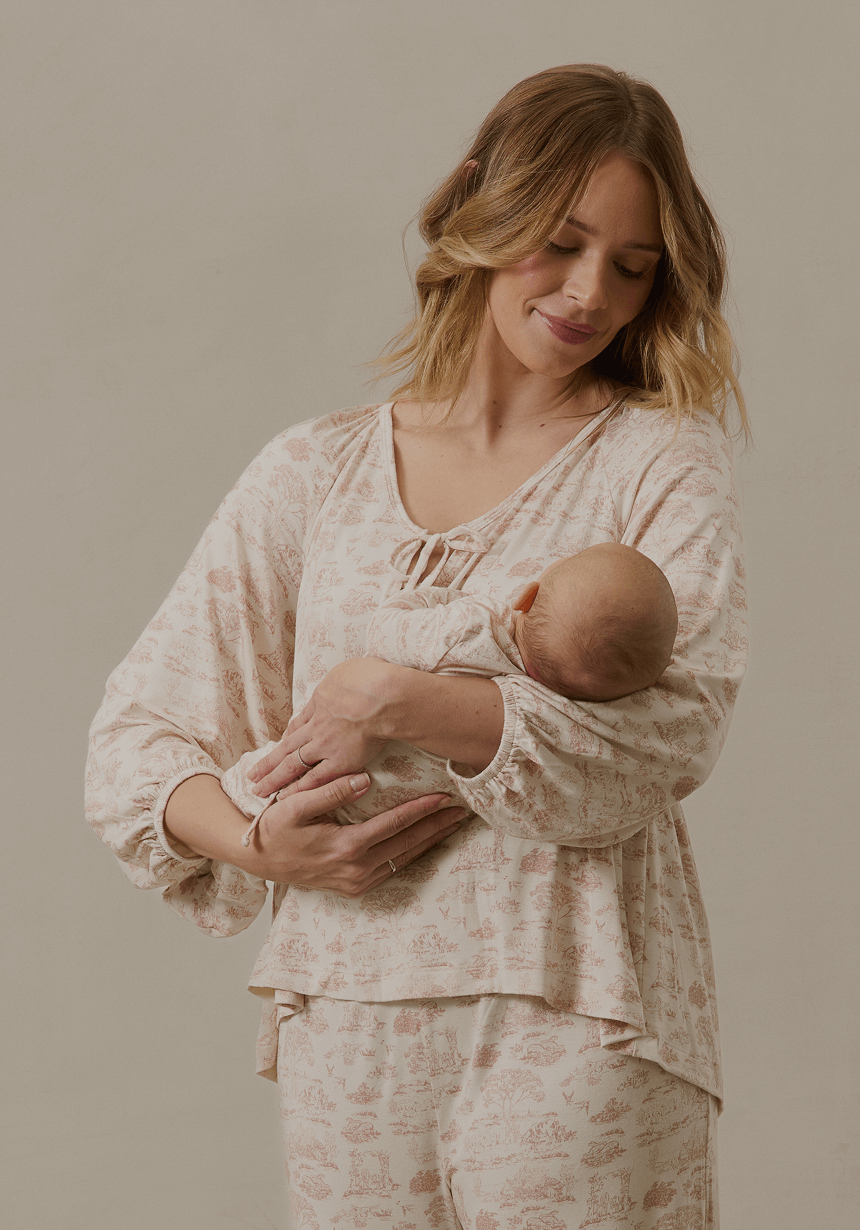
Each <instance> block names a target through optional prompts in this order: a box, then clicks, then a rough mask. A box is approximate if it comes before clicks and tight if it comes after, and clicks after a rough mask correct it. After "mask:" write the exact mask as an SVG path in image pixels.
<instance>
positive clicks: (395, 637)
mask: <svg viewBox="0 0 860 1230" xmlns="http://www.w3.org/2000/svg"><path fill="white" fill-rule="evenodd" d="M367 652H368V653H369V654H371V655H372V656H373V657H377V658H384V659H385V660H386V661H387V662H395V663H398V664H399V665H400V666H411V667H413V668H414V669H415V670H422V671H456V672H459V673H463V674H476V675H483V676H493V675H506V674H509V673H510V672H511V671H513V670H522V669H523V663H522V658H521V657H520V653H519V650H518V649H517V646H516V644H515V642H514V639H513V636H512V634H511V611H510V608H509V607H505V606H503V605H502V604H501V603H493V602H490V601H489V600H483V601H482V600H479V599H477V598H473V597H471V596H469V595H465V594H462V593H460V592H459V591H458V590H451V589H443V588H441V587H439V586H434V585H418V586H416V587H415V588H414V589H404V590H402V591H401V592H400V593H396V594H393V595H392V596H391V597H389V598H386V599H385V601H383V602H381V603H380V605H379V607H378V608H377V610H376V611H375V612H374V613H373V615H372V616H371V619H370V623H369V624H368V627H367Z"/></svg>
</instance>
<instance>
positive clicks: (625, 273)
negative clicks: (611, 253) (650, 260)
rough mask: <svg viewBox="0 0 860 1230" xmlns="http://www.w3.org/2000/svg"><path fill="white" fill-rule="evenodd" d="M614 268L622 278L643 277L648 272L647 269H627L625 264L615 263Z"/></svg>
mask: <svg viewBox="0 0 860 1230" xmlns="http://www.w3.org/2000/svg"><path fill="white" fill-rule="evenodd" d="M615 268H616V269H617V270H618V272H619V273H620V274H621V276H622V278H644V277H645V274H646V273H647V272H648V271H647V269H628V268H627V266H626V265H616V266H615Z"/></svg>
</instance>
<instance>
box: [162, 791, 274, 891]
mask: <svg viewBox="0 0 860 1230" xmlns="http://www.w3.org/2000/svg"><path fill="white" fill-rule="evenodd" d="M247 829H248V819H247V817H246V816H245V815H244V814H243V813H242V812H241V811H240V810H239V808H238V807H236V805H235V804H234V803H232V802H231V801H230V800H229V799H228V798H227V796H226V794H225V793H224V791H223V790H222V789H221V783H220V782H219V780H218V778H217V777H212V776H210V775H209V774H204V773H200V774H197V775H196V776H195V777H188V778H186V779H185V781H184V782H180V784H179V785H178V786H177V787H176V789H175V790H174V791H173V793H172V794H171V796H170V798H169V799H168V800H167V807H166V808H165V810H164V832H165V836H166V837H167V840H168V841H169V842H170V844H171V845H172V846H173V848H174V849H175V851H176V853H177V854H182V855H186V854H189V855H194V854H199V855H203V856H205V857H206V858H211V859H215V860H216V861H217V862H219V863H229V864H230V865H231V866H232V867H238V868H239V869H240V870H241V871H247V872H249V873H251V874H252V875H260V874H261V870H260V869H259V868H258V867H256V866H255V865H254V860H255V851H254V850H253V849H250V848H248V849H246V848H245V847H244V846H243V845H242V837H243V835H244V834H245V833H246V832H247Z"/></svg>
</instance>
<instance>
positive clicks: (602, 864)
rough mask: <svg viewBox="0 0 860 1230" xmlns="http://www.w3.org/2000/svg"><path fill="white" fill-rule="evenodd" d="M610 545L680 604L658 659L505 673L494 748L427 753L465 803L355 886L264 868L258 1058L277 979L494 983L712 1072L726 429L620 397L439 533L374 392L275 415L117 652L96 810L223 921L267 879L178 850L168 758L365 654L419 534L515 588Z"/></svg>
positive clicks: (635, 1049) (200, 920)
mask: <svg viewBox="0 0 860 1230" xmlns="http://www.w3.org/2000/svg"><path fill="white" fill-rule="evenodd" d="M604 541H618V542H623V543H626V544H628V545H630V546H633V547H636V548H637V549H638V550H640V551H642V552H643V553H644V554H646V555H648V556H649V557H650V558H651V559H653V560H654V562H655V563H656V564H658V566H659V567H661V568H662V569H663V571H664V572H665V573H666V575H667V577H668V578H669V581H670V583H671V584H672V587H673V590H674V593H675V597H676V601H677V605H678V611H679V620H680V626H679V632H678V638H677V641H676V647H675V655H674V658H673V661H672V663H671V665H670V667H669V669H668V670H667V672H666V674H665V675H664V677H663V679H662V680H661V681H660V683H659V685H657V686H656V687H653V688H650V689H648V690H647V691H644V692H640V693H637V694H635V695H633V696H630V697H625V698H623V699H622V700H619V701H614V702H612V703H610V704H579V703H576V702H573V701H567V700H563V699H561V698H559V697H558V696H556V695H554V694H553V693H551V692H549V691H548V690H547V689H546V688H544V687H542V686H541V685H540V684H539V683H536V682H535V681H533V680H531V679H529V678H527V677H525V676H519V675H508V676H506V677H500V678H498V679H497V681H496V682H497V684H498V686H499V688H500V691H501V693H502V697H503V700H504V705H505V722H504V731H503V736H502V741H501V746H500V748H499V751H498V753H497V755H496V757H495V758H494V760H493V762H492V763H491V764H490V765H489V766H488V767H487V768H486V769H485V770H484V771H483V772H482V773H479V774H476V775H471V776H470V775H469V774H468V773H467V772H462V773H458V772H457V770H456V766H453V765H449V766H448V767H447V769H446V768H445V767H444V766H442V765H441V762H438V763H437V766H436V767H437V770H438V771H439V772H440V773H442V774H443V775H444V776H445V778H446V779H447V781H448V784H449V785H450V786H451V787H452V792H453V794H454V796H455V797H456V798H459V799H462V800H463V801H464V803H465V804H466V805H467V806H468V807H470V808H471V809H472V810H473V811H474V812H476V813H477V815H478V816H479V817H481V819H480V820H477V819H476V820H474V821H472V822H470V823H468V824H466V825H464V827H463V829H462V830H461V831H460V832H459V833H457V834H456V835H455V836H454V837H453V838H449V839H448V840H447V842H446V843H445V844H444V847H442V848H440V849H437V850H434V851H433V852H431V853H430V854H428V855H427V856H425V857H424V858H423V859H421V860H420V861H419V862H418V863H416V864H413V865H411V866H410V867H407V868H406V869H404V871H402V872H401V873H400V874H399V875H398V876H396V877H394V878H393V880H392V881H389V882H388V883H386V884H385V885H384V886H383V887H381V888H379V889H376V890H374V892H372V893H368V894H366V895H365V896H364V897H363V898H361V899H360V900H356V901H350V900H347V899H345V898H342V897H338V896H337V895H335V894H329V893H322V892H316V891H310V890H305V889H302V888H298V887H290V888H284V887H278V888H277V889H276V891H275V893H274V902H273V904H274V914H275V918H274V923H273V926H272V928H271V931H270V933H269V936H268V938H267V940H266V942H265V944H264V946H263V950H262V952H261V954H260V957H259V959H258V961H257V964H256V967H255V970H254V973H253V975H252V979H251V982H252V986H253V988H254V989H255V990H256V991H257V992H258V993H260V994H262V995H264V996H266V997H268V998H269V1000H270V1006H269V1010H268V1012H267V1014H266V1015H265V1020H264V1029H263V1034H262V1037H261V1048H260V1056H259V1063H260V1067H261V1069H264V1070H267V1071H268V1072H269V1073H270V1074H271V1072H272V1070H273V1066H274V1056H275V1046H276V1036H275V1006H274V1003H273V1002H272V997H273V993H275V992H278V993H281V995H282V996H286V997H287V998H288V999H289V1000H292V1001H295V1002H296V1003H301V1002H302V996H303V995H306V994H325V995H328V996H333V997H335V998H344V999H353V1000H366V1001H376V1000H392V999H403V998H436V997H439V996H460V995H463V994H487V993H511V994H523V995H537V996H541V997H543V998H544V999H545V1000H546V1001H547V1003H549V1004H551V1005H553V1006H555V1007H558V1008H563V1009H565V1010H566V1011H569V1012H574V1013H581V1014H583V1015H586V1016H593V1017H599V1018H604V1019H609V1020H613V1021H616V1022H620V1023H623V1025H624V1031H623V1039H622V1040H623V1041H624V1042H625V1043H626V1045H627V1047H628V1050H629V1053H632V1054H637V1055H640V1056H643V1057H645V1058H649V1059H653V1060H655V1061H656V1062H658V1063H660V1064H661V1065H662V1066H663V1067H665V1068H666V1069H667V1070H668V1071H671V1072H675V1073H677V1074H678V1075H680V1076H682V1077H684V1078H685V1079H686V1080H689V1081H691V1082H693V1083H695V1084H698V1085H701V1086H702V1087H703V1088H704V1089H707V1090H709V1091H710V1092H712V1093H714V1094H717V1095H719V1092H720V1077H719V1055H718V1044H717V1036H716V1035H717V1017H716V1007H715V1000H714V980H713V972H712V967H711V957H710V943H709V937H708V931H707V922H706V918H705V914H704V909H703V906H702V902H701V897H700V893H699V886H698V881H697V877H696V871H695V865H694V863H693V858H692V853H691V851H690V846H689V838H688V835H687V829H686V825H685V823H684V818H683V814H682V812H681V808H680V806H679V803H680V800H681V799H683V798H684V797H686V795H688V794H690V793H691V791H693V790H694V789H696V787H697V786H699V785H700V784H701V783H702V782H703V781H704V780H705V779H706V777H707V776H708V774H709V773H710V771H711V769H712V767H713V764H714V762H715V760H716V758H717V755H718V754H719V751H720V748H721V746H722V743H723V740H724V738H725V734H726V731H727V728H728V722H729V717H730V714H731V709H732V705H733V702H734V700H735V697H736V695H737V690H738V686H739V684H740V680H741V677H742V674H743V668H744V661H745V653H746V639H745V602H744V588H743V565H742V561H741V544H740V529H739V523H738V507H737V497H736V492H735V488H734V480H733V470H732V459H731V447H730V445H729V443H728V442H727V441H726V439H725V438H724V437H723V435H722V433H721V431H720V429H719V427H718V426H717V425H716V424H715V423H714V422H713V421H712V420H710V419H708V418H706V417H697V418H694V419H693V420H692V421H691V422H690V423H687V424H682V425H681V426H680V428H678V429H676V425H675V423H674V421H672V420H669V419H667V418H665V417H663V416H659V415H655V414H654V413H650V412H646V411H642V410H639V409H635V408H631V409H625V410H623V411H622V412H621V413H618V414H616V415H614V416H611V417H610V418H609V419H608V421H605V422H598V423H597V424H596V426H595V425H592V427H591V428H590V429H589V430H588V431H587V432H586V433H584V434H581V435H580V436H579V437H578V438H577V439H576V440H574V441H573V442H571V443H570V444H569V445H568V446H566V447H565V448H563V449H562V450H560V452H559V453H557V454H556V455H555V456H554V457H553V458H552V459H551V460H550V461H549V462H548V463H547V464H546V465H545V466H544V467H542V469H541V470H540V471H538V473H537V474H535V475H534V476H533V477H532V478H531V479H530V480H529V481H528V482H526V483H524V484H523V485H522V486H521V487H520V488H519V489H518V490H517V491H516V492H514V493H513V494H512V495H511V496H510V497H509V498H508V499H507V500H505V501H503V502H502V504H500V505H499V506H498V507H497V508H495V509H493V510H492V511H491V512H489V513H487V514H486V515H485V516H484V517H481V518H479V519H477V520H476V521H475V522H472V523H470V524H469V525H468V526H460V527H456V528H455V529H454V530H452V531H450V533H448V534H445V535H429V534H428V533H426V532H425V531H423V530H422V529H421V527H419V526H416V525H414V524H413V523H412V522H411V521H410V519H409V518H408V516H407V514H406V512H405V510H404V509H403V506H402V504H401V502H400V499H399V494H398V489H397V481H396V471H395V464H394V451H393V439H392V427H391V415H390V407H387V406H386V407H382V408H376V407H361V408H357V409H354V410H348V411H344V412H342V413H338V414H334V415H331V416H329V417H327V418H323V419H320V420H317V421H315V422H309V423H304V424H301V425H299V426H298V427H293V428H290V429H289V430H288V431H286V432H284V433H283V435H281V436H279V437H278V438H277V439H276V440H275V441H273V442H272V444H271V445H270V446H269V447H268V448H267V449H266V450H264V452H263V453H262V454H261V455H260V457H258V458H257V459H256V461H254V462H253V463H252V464H251V466H250V467H249V468H248V470H247V471H246V473H245V474H244V475H243V477H242V478H241V479H240V481H239V483H238V484H237V486H236V487H235V488H234V490H233V491H232V492H231V493H230V495H229V496H228V497H227V499H226V500H225V502H224V504H223V505H222V507H221V509H220V510H219V512H218V514H217V516H216V517H215V519H214V520H213V522H212V524H211V525H210V527H209V529H208V530H207V531H206V533H205V534H204V537H203V540H202V541H201V544H200V546H199V547H198V549H197V551H196V552H195V553H194V555H193V556H192V558H191V560H190V561H189V564H188V566H187V568H186V569H185V571H184V572H183V574H182V576H181V577H180V579H179V581H178V582H177V584H176V586H175V587H174V589H173V591H172V593H171V594H170V595H169V596H168V598H167V600H166V602H165V603H164V605H163V606H162V608H161V610H160V611H159V612H158V614H157V616H156V618H155V619H154V620H153V622H152V623H151V624H150V626H149V628H148V629H147V630H146V632H145V633H144V634H143V636H142V637H141V639H140V641H139V642H138V643H137V645H136V646H135V647H134V649H133V650H132V652H131V653H130V654H129V656H128V658H127V659H126V660H125V662H124V663H122V664H121V665H120V667H118V668H117V670H116V671H115V672H114V674H113V675H112V676H111V678H110V680H109V682H108V691H107V695H106V697H105V701H104V703H103V705H102V708H101V710H100V711H99V714H98V715H97V717H96V720H95V722H94V725H93V729H92V751H91V759H90V763H89V768H88V808H89V817H90V820H91V822H92V823H93V825H94V826H95V828H96V830H97V831H98V832H99V833H100V835H101V836H102V837H103V838H104V840H105V841H106V842H107V843H108V844H109V845H110V846H111V848H112V849H113V850H114V851H115V853H116V854H117V856H118V857H119V858H120V860H121V861H122V863H123V865H124V866H125V868H126V870H127V871H128V874H129V875H130V876H131V878H132V879H133V880H134V882H135V883H137V884H139V885H142V886H147V887H159V888H163V889H164V890H165V894H164V895H165V898H166V900H167V901H168V902H169V903H170V904H171V905H172V906H173V907H174V908H176V909H178V910H179V911H180V912H181V913H183V914H184V915H186V916H187V917H189V918H191V919H193V921H194V922H196V923H197V925H199V926H201V927H202V928H203V929H204V930H207V931H209V932H210V933H212V934H216V935H226V934H230V933H232V932H235V931H238V930H241V929H242V927H243V926H246V925H247V924H248V922H249V921H250V920H251V919H252V918H253V917H254V916H255V915H256V913H257V912H258V911H259V909H260V907H261V904H262V899H263V888H262V887H261V885H260V882H259V881H256V882H254V881H251V880H250V879H249V878H248V877H245V876H243V875H242V874H241V873H239V872H235V871H232V870H227V871H225V870H224V869H222V868H218V867H213V866H211V865H210V863H209V862H208V861H207V860H205V859H199V858H195V859H183V858H180V857H178V856H177V854H176V853H175V852H174V851H173V850H171V848H170V846H169V844H168V843H167V841H166V840H165V836H164V830H163V811H164V805H165V802H166V800H167V798H168V797H169V795H170V793H171V791H172V790H173V789H174V788H175V786H176V785H177V784H178V783H179V781H181V780H183V779H184V778H185V777H187V776H189V775H190V774H193V773H195V772H205V773H215V774H217V775H221V774H223V772H224V771H225V770H227V769H228V768H229V767H231V766H233V765H235V763H236V762H237V761H238V760H239V758H240V757H241V756H242V755H243V754H244V753H246V752H249V751H252V750H254V749H259V748H261V747H263V746H264V745H265V744H266V743H267V742H268V741H269V740H270V739H277V738H279V737H280V735H281V733H282V731H283V729H284V727H285V726H286V723H287V721H288V720H289V717H290V715H291V713H292V712H293V710H294V708H295V709H298V708H299V707H301V706H302V705H303V704H304V702H305V701H306V699H307V698H308V696H309V695H310V693H311V691H312V689H313V686H314V685H315V684H316V683H317V682H318V681H319V680H320V679H322V678H323V677H324V675H325V674H326V673H327V671H328V670H329V669H330V668H331V667H332V666H333V665H334V664H335V663H337V662H339V661H341V660H343V659H345V658H349V657H354V656H357V655H360V654H362V653H363V652H364V646H365V636H366V630H367V624H368V621H369V619H370V616H371V614H372V612H373V611H374V610H375V609H376V607H377V606H378V605H379V602H380V600H381V599H382V598H383V597H385V594H386V591H387V590H388V589H389V588H390V587H391V584H392V571H393V572H394V581H395V584H400V585H404V584H405V585H409V584H411V583H414V579H415V578H416V577H418V576H421V575H422V568H421V561H422V559H429V557H430V551H431V550H432V549H433V547H434V546H435V545H440V546H442V548H443V553H442V560H441V562H440V566H439V568H438V569H437V572H436V575H434V576H432V577H430V578H429V580H430V581H432V582H433V583H435V584H437V585H439V586H442V587H445V586H448V585H452V584H453V583H454V582H456V583H457V584H458V585H460V586H461V587H462V588H463V591H464V592H467V593H469V594H471V595H473V596H475V597H477V598H479V599H482V600H488V601H490V602H502V603H508V602H510V601H511V599H512V598H513V597H514V595H515V594H516V593H517V592H518V591H519V589H520V588H521V587H522V584H523V582H524V581H525V580H528V579H529V578H531V577H533V576H535V575H536V574H537V573H538V572H540V571H541V570H542V569H543V568H544V567H545V566H546V565H547V563H549V562H550V561H551V560H553V559H556V558H559V557H561V556H566V555H571V554H574V553H575V552H577V551H580V550H582V549H583V548H585V547H587V546H590V545H592V544H593V543H596V542H604ZM385 755H387V756H388V757H390V758H393V759H394V760H395V761H396V760H397V759H398V758H400V760H401V763H400V765H399V771H400V772H401V773H402V774H403V775H404V780H403V781H402V782H401V786H402V787H404V788H406V789H407V790H408V791H409V792H410V793H412V794H414V793H421V792H422V791H423V790H425V789H432V788H435V787H433V786H428V785H427V784H426V778H425V777H424V776H421V775H420V774H416V772H415V770H414V768H412V769H410V768H409V757H410V749H407V748H405V747H403V746H402V745H400V746H398V745H397V744H389V745H388V747H387V748H386V749H385V751H384V752H383V756H385ZM394 768H395V769H398V765H397V764H396V763H395V765H394ZM410 774H411V776H410ZM616 1041H617V1038H616Z"/></svg>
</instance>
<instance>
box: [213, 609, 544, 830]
mask: <svg viewBox="0 0 860 1230" xmlns="http://www.w3.org/2000/svg"><path fill="white" fill-rule="evenodd" d="M510 624H511V611H510V608H509V607H506V606H504V605H502V604H501V603H492V602H489V601H478V600H477V599H475V598H470V597H466V596H465V595H463V594H461V593H459V592H458V591H457V590H448V589H442V588H441V587H439V586H423V587H419V588H417V589H411V590H404V591H402V592H401V593H398V594H395V595H393V597H391V598H387V599H385V601H383V602H382V603H381V605H380V606H379V608H378V610H377V611H376V612H375V613H374V614H373V616H372V617H371V620H370V624H369V625H368V630H367V654H368V656H369V657H373V658H382V659H384V660H385V661H387V662H391V663H393V664H394V665H396V666H408V667H411V668H413V669H414V670H422V671H427V672H428V673H430V674H433V673H439V674H466V675H480V676H482V677H484V678H490V679H493V678H496V677H497V676H499V675H511V674H518V673H520V672H522V671H523V670H524V667H523V663H522V658H521V657H520V653H519V650H518V649H517V647H516V644H515V643H514V640H513V637H512V635H511V632H510V631H509V628H510ZM291 733H292V725H291V726H290V727H288V728H287V730H286V731H285V733H284V736H283V739H282V740H281V742H280V743H276V744H271V745H270V746H269V747H267V748H265V749H263V751H261V752H259V753H253V754H252V759H253V762H254V763H256V761H258V760H262V759H263V757H264V756H265V759H266V769H265V774H266V776H268V775H269V774H271V773H273V772H274V771H275V770H276V769H277V767H278V766H279V765H280V764H281V763H282V762H283V761H284V760H286V758H287V757H288V756H289V755H290V753H289V752H287V750H286V747H285V746H284V743H285V740H287V739H289V738H290V736H291ZM240 763H241V762H240ZM445 764H446V762H445V760H443V759H439V758H438V757H435V756H432V755H430V754H429V753H427V752H422V751H419V750H418V749H417V748H414V747H411V746H409V745H407V744H405V743H387V744H385V746H384V747H383V748H382V749H381V750H380V751H379V753H378V754H377V755H376V756H375V757H374V758H373V760H371V761H370V762H369V763H367V764H366V766H365V767H366V768H367V772H368V773H369V774H370V779H371V787H370V790H369V791H368V792H367V794H365V795H363V796H362V798H361V800H360V802H359V803H356V804H352V805H350V806H349V807H347V808H344V809H343V811H342V812H337V813H336V816H337V819H338V820H340V821H341V823H347V822H349V823H356V822H357V821H360V820H366V819H367V818H368V817H369V816H373V815H376V814H377V813H378V812H381V811H387V810H388V809H389V808H391V807H397V806H398V805H399V804H400V803H403V802H405V801H407V800H408V799H413V798H415V797H416V791H417V792H418V793H420V794H429V793H433V792H435V791H445V792H448V793H450V792H451V779H450V777H449V776H448V773H447V770H446V768H445ZM354 767H355V768H359V767H361V766H359V765H356V766H354ZM247 768H248V769H250V768H251V760H249V761H248V763H247ZM231 772H232V770H231ZM293 776H294V775H293ZM241 778H242V773H240V774H239V778H237V783H238V780H239V779H241ZM276 780H277V779H276ZM284 780H286V781H289V780H290V777H289V776H288V777H286V778H285V779H284ZM252 784H253V782H252ZM234 788H235V787H231V788H230V789H228V787H226V786H225V789H226V790H227V793H228V794H230V797H231V799H232V801H233V802H235V803H236V804H237V806H239V807H240V808H241V809H242V810H245V811H246V814H250V813H249V811H248V809H247V808H245V807H244V806H243V803H242V802H241V801H240V799H239V798H238V797H235V796H234V794H233V793H231V789H234Z"/></svg>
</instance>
